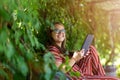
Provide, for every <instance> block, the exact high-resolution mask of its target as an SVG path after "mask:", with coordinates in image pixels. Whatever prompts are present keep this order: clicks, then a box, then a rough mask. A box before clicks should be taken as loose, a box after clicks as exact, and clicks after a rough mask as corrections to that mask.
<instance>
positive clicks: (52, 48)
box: [48, 45, 60, 53]
mask: <svg viewBox="0 0 120 80" xmlns="http://www.w3.org/2000/svg"><path fill="white" fill-rule="evenodd" d="M48 50H49V51H51V52H57V53H60V50H59V49H58V48H57V47H56V46H54V45H51V46H48Z"/></svg>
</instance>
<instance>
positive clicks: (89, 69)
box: [49, 46, 105, 76]
mask: <svg viewBox="0 0 120 80" xmlns="http://www.w3.org/2000/svg"><path fill="white" fill-rule="evenodd" d="M49 51H50V52H51V53H52V54H53V55H54V57H55V59H56V62H61V63H63V62H64V57H63V56H61V52H60V50H59V49H58V48H57V47H56V46H50V47H49ZM89 51H90V53H89V55H88V56H86V57H84V58H82V59H80V61H78V62H77V63H76V64H74V66H73V67H72V69H73V70H74V71H79V72H80V73H81V74H82V76H92V75H100V76H104V75H105V72H104V69H103V67H102V65H101V64H100V60H99V57H98V52H97V51H96V49H95V47H93V46H90V49H89Z"/></svg>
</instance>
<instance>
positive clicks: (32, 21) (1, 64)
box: [0, 0, 120, 80]
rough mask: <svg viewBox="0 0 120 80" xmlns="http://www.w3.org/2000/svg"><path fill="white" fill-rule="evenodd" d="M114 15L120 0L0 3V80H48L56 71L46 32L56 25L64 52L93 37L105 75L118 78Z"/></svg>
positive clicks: (119, 46)
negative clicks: (63, 36) (60, 30)
mask: <svg viewBox="0 0 120 80" xmlns="http://www.w3.org/2000/svg"><path fill="white" fill-rule="evenodd" d="M119 14H120V0H0V79H1V80H38V79H40V80H52V79H53V78H54V75H55V73H56V71H57V70H58V69H57V68H56V66H55V64H54V58H53V56H52V55H51V54H50V53H49V52H47V51H46V48H45V43H46V42H47V37H46V36H47V35H46V32H45V31H46V29H47V28H48V27H49V26H53V22H58V21H59V22H61V23H63V24H64V25H65V28H66V33H67V42H66V43H67V46H66V47H67V49H68V50H70V51H72V50H79V49H80V47H81V46H82V43H83V41H84V39H85V37H86V35H87V34H94V36H95V37H94V41H93V43H92V44H93V45H94V46H95V47H96V48H97V50H98V52H99V56H100V60H101V63H102V65H103V67H104V68H105V70H106V75H110V76H116V77H120V62H119V61H120V58H119V57H120V37H119V33H120V15H119ZM71 45H72V46H71Z"/></svg>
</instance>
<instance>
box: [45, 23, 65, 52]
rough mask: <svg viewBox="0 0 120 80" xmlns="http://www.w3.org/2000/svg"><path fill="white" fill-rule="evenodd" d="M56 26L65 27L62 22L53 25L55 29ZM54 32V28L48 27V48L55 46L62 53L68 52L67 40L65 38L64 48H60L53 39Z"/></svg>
mask: <svg viewBox="0 0 120 80" xmlns="http://www.w3.org/2000/svg"><path fill="white" fill-rule="evenodd" d="M56 25H62V26H64V25H63V24H62V23H60V22H55V23H53V27H55V26H56ZM52 31H53V28H52V26H50V27H48V29H47V31H46V32H47V38H48V41H47V47H48V46H50V45H54V46H56V47H57V48H58V49H59V50H60V51H61V53H65V52H66V49H65V43H66V38H65V40H64V41H63V43H62V46H61V48H60V47H59V46H57V45H56V43H55V41H54V39H53V38H52V34H51V33H52Z"/></svg>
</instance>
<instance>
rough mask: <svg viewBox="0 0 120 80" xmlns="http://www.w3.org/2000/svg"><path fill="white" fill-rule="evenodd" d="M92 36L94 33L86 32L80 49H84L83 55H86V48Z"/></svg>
mask: <svg viewBox="0 0 120 80" xmlns="http://www.w3.org/2000/svg"><path fill="white" fill-rule="evenodd" d="M93 38H94V35H93V34H88V35H87V37H86V38H85V40H84V42H83V44H82V47H81V49H84V52H85V53H84V55H86V53H87V51H88V49H89V46H90V45H91V43H92V41H93Z"/></svg>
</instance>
